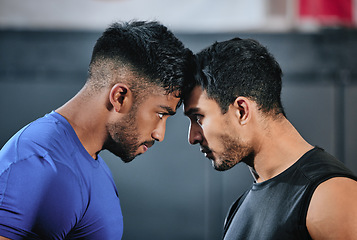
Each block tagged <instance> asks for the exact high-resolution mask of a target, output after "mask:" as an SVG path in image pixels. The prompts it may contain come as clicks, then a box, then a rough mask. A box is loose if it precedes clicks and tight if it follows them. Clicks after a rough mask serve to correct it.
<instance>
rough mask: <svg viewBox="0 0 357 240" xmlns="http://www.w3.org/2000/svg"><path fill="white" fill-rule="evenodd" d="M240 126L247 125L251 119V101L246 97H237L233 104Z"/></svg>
mask: <svg viewBox="0 0 357 240" xmlns="http://www.w3.org/2000/svg"><path fill="white" fill-rule="evenodd" d="M232 107H233V108H234V110H235V115H236V117H237V119H238V121H239V123H240V124H242V125H245V124H247V123H248V121H249V120H250V118H251V114H252V111H251V110H252V109H251V107H252V106H251V101H250V100H249V99H248V98H246V97H237V98H236V99H235V101H234V102H233V104H232Z"/></svg>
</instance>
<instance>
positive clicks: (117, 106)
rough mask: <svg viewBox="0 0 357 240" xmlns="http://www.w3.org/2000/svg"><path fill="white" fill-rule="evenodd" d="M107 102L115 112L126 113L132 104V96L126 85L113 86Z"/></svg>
mask: <svg viewBox="0 0 357 240" xmlns="http://www.w3.org/2000/svg"><path fill="white" fill-rule="evenodd" d="M109 102H110V103H111V105H112V106H113V109H114V111H116V112H121V113H126V112H128V111H130V109H131V106H132V104H133V94H132V92H131V90H130V88H129V87H128V85H126V84H124V83H117V84H115V85H114V86H113V87H112V88H111V89H110V93H109Z"/></svg>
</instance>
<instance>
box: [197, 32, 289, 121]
mask: <svg viewBox="0 0 357 240" xmlns="http://www.w3.org/2000/svg"><path fill="white" fill-rule="evenodd" d="M196 57H197V64H198V69H197V74H196V77H195V81H196V82H195V83H194V84H195V85H200V86H202V88H203V89H204V90H206V91H207V95H208V97H209V98H212V99H214V100H216V101H217V103H218V104H219V106H220V107H221V109H222V112H223V113H225V112H227V111H228V107H229V105H230V104H232V103H233V102H234V100H235V99H236V98H237V97H238V96H244V97H247V98H250V99H252V100H253V101H255V102H256V103H257V104H258V106H259V107H260V109H261V110H262V111H263V112H265V113H268V112H269V113H272V112H273V113H274V114H276V115H277V114H280V113H282V114H283V115H284V116H285V113H284V109H283V107H282V104H281V97H280V94H281V88H282V81H281V78H282V71H281V68H280V66H279V64H278V63H277V61H276V60H275V58H274V57H273V56H272V55H271V54H270V53H269V52H268V50H267V49H266V48H265V47H264V46H262V45H261V44H260V43H259V42H257V41H255V40H253V39H240V38H233V39H231V40H228V41H224V42H215V43H214V44H213V45H211V46H210V47H208V48H206V49H204V50H202V51H201V52H199V53H198V54H197V55H196Z"/></svg>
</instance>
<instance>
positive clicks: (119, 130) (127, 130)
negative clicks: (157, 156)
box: [103, 111, 141, 163]
mask: <svg viewBox="0 0 357 240" xmlns="http://www.w3.org/2000/svg"><path fill="white" fill-rule="evenodd" d="M135 115H136V114H135V113H134V111H132V112H131V113H130V114H129V115H128V116H125V117H124V118H123V119H122V120H121V121H120V122H116V123H111V124H108V125H107V132H108V138H107V140H106V141H105V143H104V146H103V149H107V150H108V151H110V152H111V153H113V154H114V155H116V156H118V157H120V158H121V160H122V161H123V162H126V163H128V162H131V161H132V160H133V159H134V158H135V157H136V156H137V154H136V151H137V149H138V148H139V147H140V145H141V144H139V140H138V139H139V136H138V129H137V123H136V121H135Z"/></svg>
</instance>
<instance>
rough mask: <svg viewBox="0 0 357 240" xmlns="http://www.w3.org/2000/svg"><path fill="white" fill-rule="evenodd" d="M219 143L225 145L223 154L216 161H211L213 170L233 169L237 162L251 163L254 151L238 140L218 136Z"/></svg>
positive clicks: (226, 136)
mask: <svg viewBox="0 0 357 240" xmlns="http://www.w3.org/2000/svg"><path fill="white" fill-rule="evenodd" d="M220 141H221V142H222V143H224V144H225V146H224V149H223V152H222V153H221V154H220V156H218V157H217V159H216V160H212V164H213V167H214V169H216V170H218V171H225V170H228V169H230V168H232V167H234V166H235V165H236V164H237V163H239V162H246V163H247V162H249V163H250V162H252V161H253V159H254V150H253V148H252V147H251V146H249V145H248V144H247V143H244V142H243V141H242V140H241V139H240V138H233V137H231V136H229V135H222V136H220Z"/></svg>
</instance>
